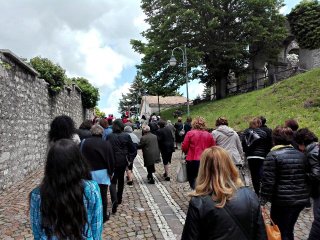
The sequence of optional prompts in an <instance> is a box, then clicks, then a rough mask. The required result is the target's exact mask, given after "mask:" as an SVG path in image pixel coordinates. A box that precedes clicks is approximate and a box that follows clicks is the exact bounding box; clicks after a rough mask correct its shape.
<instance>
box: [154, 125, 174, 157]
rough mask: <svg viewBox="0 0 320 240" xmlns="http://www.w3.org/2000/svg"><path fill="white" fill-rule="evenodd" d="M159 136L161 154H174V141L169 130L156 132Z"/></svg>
mask: <svg viewBox="0 0 320 240" xmlns="http://www.w3.org/2000/svg"><path fill="white" fill-rule="evenodd" d="M156 133H157V136H158V143H159V149H160V152H161V153H171V152H174V140H173V136H172V132H171V130H170V129H169V128H166V127H164V128H160V129H158V131H157V132H156Z"/></svg>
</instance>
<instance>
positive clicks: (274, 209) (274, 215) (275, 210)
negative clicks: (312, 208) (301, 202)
mask: <svg viewBox="0 0 320 240" xmlns="http://www.w3.org/2000/svg"><path fill="white" fill-rule="evenodd" d="M303 209H304V206H275V205H271V211H270V216H271V219H272V220H273V222H274V223H275V224H276V225H278V227H279V229H280V232H281V239H282V240H294V235H293V230H294V225H295V224H296V222H297V220H298V217H299V214H300V212H301V211H302V210H303Z"/></svg>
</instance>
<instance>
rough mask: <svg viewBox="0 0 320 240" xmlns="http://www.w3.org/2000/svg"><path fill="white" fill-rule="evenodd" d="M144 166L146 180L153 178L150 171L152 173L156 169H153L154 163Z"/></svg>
mask: <svg viewBox="0 0 320 240" xmlns="http://www.w3.org/2000/svg"><path fill="white" fill-rule="evenodd" d="M146 168H147V172H148V175H147V178H148V180H149V179H153V175H152V173H154V172H155V171H156V169H155V167H154V164H152V165H149V166H147V167H146Z"/></svg>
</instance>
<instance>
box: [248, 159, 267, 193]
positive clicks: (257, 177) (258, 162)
mask: <svg viewBox="0 0 320 240" xmlns="http://www.w3.org/2000/svg"><path fill="white" fill-rule="evenodd" d="M263 161H264V159H260V158H249V159H248V164H249V169H250V173H251V179H252V185H253V188H254V191H255V193H256V194H257V195H258V196H259V195H260V186H261V177H262V171H263V169H262V167H263Z"/></svg>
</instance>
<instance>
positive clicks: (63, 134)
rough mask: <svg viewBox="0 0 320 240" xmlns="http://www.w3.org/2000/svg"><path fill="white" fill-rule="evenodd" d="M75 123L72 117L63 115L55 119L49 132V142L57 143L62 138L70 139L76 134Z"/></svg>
mask: <svg viewBox="0 0 320 240" xmlns="http://www.w3.org/2000/svg"><path fill="white" fill-rule="evenodd" d="M75 130H76V128H75V125H74V121H73V120H72V118H71V117H69V116H66V115H61V116H58V117H56V118H55V119H53V121H52V122H51V125H50V130H49V141H53V142H55V141H57V140H59V139H62V138H68V139H70V138H71V137H72V135H73V134H74V133H75Z"/></svg>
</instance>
